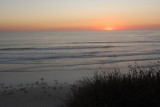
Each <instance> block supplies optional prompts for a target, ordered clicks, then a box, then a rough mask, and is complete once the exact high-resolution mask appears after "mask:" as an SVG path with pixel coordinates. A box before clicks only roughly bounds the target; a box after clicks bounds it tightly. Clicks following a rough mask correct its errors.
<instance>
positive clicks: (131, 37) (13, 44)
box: [0, 30, 160, 78]
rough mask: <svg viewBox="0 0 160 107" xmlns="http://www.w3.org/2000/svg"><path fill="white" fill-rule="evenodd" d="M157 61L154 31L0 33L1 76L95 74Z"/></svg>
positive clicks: (158, 42)
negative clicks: (21, 74)
mask: <svg viewBox="0 0 160 107" xmlns="http://www.w3.org/2000/svg"><path fill="white" fill-rule="evenodd" d="M159 59H160V31H158V30H154V31H65V32H1V33H0V72H1V73H2V72H3V73H4V72H8V73H11V72H12V73H13V72H20V73H22V72H37V73H40V72H41V73H42V72H45V73H47V72H48V73H49V72H52V73H53V75H54V72H56V73H57V72H65V73H67V72H68V73H72V72H74V73H76V75H79V74H81V73H82V72H85V71H88V72H89V71H95V70H96V69H97V68H98V67H99V66H101V65H103V66H107V67H108V68H110V67H111V66H114V65H118V66H119V67H120V68H121V67H122V68H123V67H126V65H128V64H132V63H134V62H137V63H140V64H143V63H146V61H147V62H150V61H155V60H159ZM62 74H63V73H62ZM3 75H4V74H3ZM35 75H37V74H35ZM43 75H44V74H42V76H43ZM63 78H64V77H63Z"/></svg>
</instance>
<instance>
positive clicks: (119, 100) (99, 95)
mask: <svg viewBox="0 0 160 107" xmlns="http://www.w3.org/2000/svg"><path fill="white" fill-rule="evenodd" d="M128 68H129V72H128V73H124V72H122V71H120V70H119V69H115V70H114V71H112V72H109V73H108V72H107V73H106V72H105V71H103V70H101V71H98V72H96V73H95V74H94V76H93V77H86V78H83V79H82V80H80V81H78V82H76V83H75V84H74V85H73V86H72V88H71V94H70V95H69V98H68V100H67V101H66V105H67V106H68V107H160V62H157V63H156V64H155V66H153V67H149V68H141V67H139V66H138V65H137V64H136V65H135V66H129V67H128Z"/></svg>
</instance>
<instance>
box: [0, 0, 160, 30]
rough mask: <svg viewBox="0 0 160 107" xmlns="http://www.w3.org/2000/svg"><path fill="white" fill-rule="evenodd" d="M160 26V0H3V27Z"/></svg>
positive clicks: (0, 19) (0, 24) (0, 16)
mask: <svg viewBox="0 0 160 107" xmlns="http://www.w3.org/2000/svg"><path fill="white" fill-rule="evenodd" d="M128 29H133V30H136V29H160V0H0V30H1V31H27V30H29V31H32V30H33V31H34V30H128Z"/></svg>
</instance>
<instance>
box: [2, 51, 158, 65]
mask: <svg viewBox="0 0 160 107" xmlns="http://www.w3.org/2000/svg"><path fill="white" fill-rule="evenodd" d="M104 52H105V51H104ZM106 53H108V52H107V51H106ZM11 54H12V53H10V55H7V56H10V57H7V56H5V55H4V56H3V55H1V57H0V62H1V63H12V62H14V61H26V60H27V61H34V60H35V61H38V60H52V59H56V60H59V59H65V58H72V59H76V58H107V57H127V56H143V55H160V50H159V51H158V50H155V51H150V52H143V53H142V52H139V53H119V54H112V53H110V54H108V55H107V54H103V55H101V53H100V54H98V53H94V54H93V53H90V54H85V53H81V54H73V53H57V54H55V53H54V54H46V55H45V54H38V55H36V54H35V55H33V54H23V55H22V56H19V55H18V56H17V55H12V56H11ZM134 60H135V59H134ZM16 63H17V62H16Z"/></svg>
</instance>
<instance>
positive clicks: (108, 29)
mask: <svg viewBox="0 0 160 107" xmlns="http://www.w3.org/2000/svg"><path fill="white" fill-rule="evenodd" d="M105 30H107V31H111V30H114V28H113V27H106V28H105Z"/></svg>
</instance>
